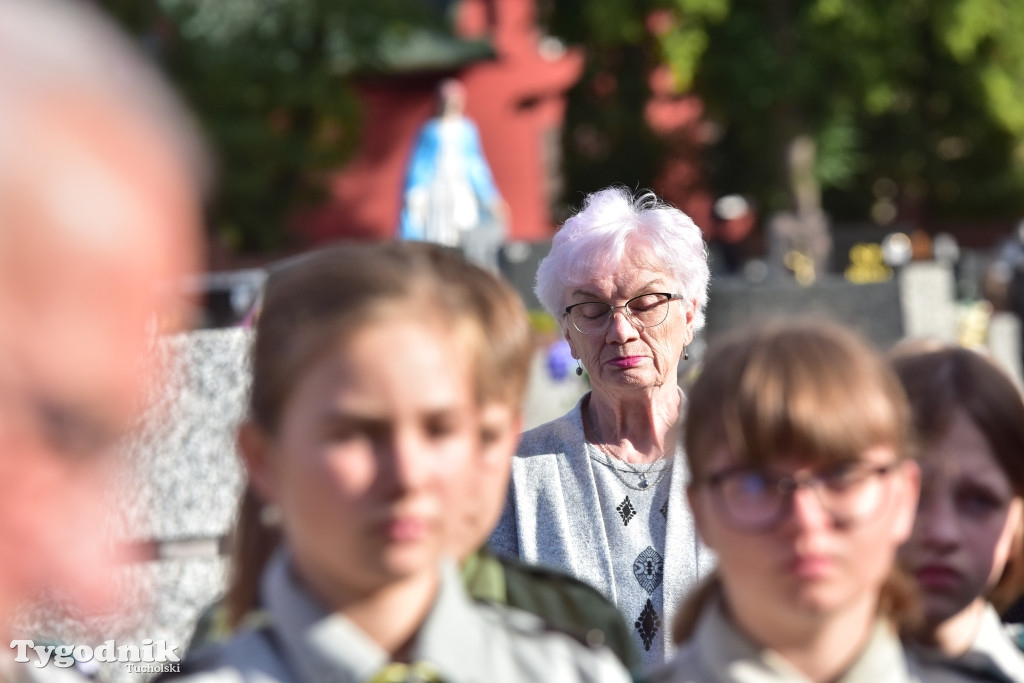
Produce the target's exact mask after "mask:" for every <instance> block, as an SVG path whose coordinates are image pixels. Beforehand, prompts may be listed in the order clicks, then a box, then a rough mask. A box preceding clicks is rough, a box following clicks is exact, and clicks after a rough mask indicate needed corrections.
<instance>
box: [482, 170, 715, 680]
mask: <svg viewBox="0 0 1024 683" xmlns="http://www.w3.org/2000/svg"><path fill="white" fill-rule="evenodd" d="M708 278H709V271H708V264H707V251H706V248H705V245H704V241H703V239H702V237H701V232H700V229H699V228H698V227H697V226H696V225H695V224H694V223H693V221H692V220H691V219H690V218H689V217H688V216H687V215H686V214H684V213H683V212H681V211H679V210H678V209H675V208H673V207H671V206H668V205H667V204H664V203H663V202H661V201H660V200H659V199H658V198H657V197H655V196H654V195H653V194H651V193H648V194H644V195H642V196H639V197H635V198H634V197H633V196H632V195H631V194H630V193H629V192H628V191H627V190H625V189H622V188H617V187H612V188H607V189H604V190H601V191H600V192H596V193H594V194H592V195H590V196H588V197H587V199H586V202H585V205H584V207H583V209H582V210H581V211H580V212H579V213H577V214H576V215H575V216H573V217H572V218H570V219H569V220H568V221H566V223H565V225H564V226H562V228H561V230H559V232H558V233H557V234H556V235H555V238H554V241H553V242H552V246H551V252H550V253H549V254H548V256H547V257H546V258H545V259H544V260H543V261H542V262H541V264H540V267H539V269H538V271H537V287H536V292H537V296H538V298H539V299H540V301H541V302H542V303H543V305H544V307H545V308H546V309H547V310H548V311H549V312H551V313H552V314H553V315H554V316H555V318H556V319H557V320H558V322H559V325H560V327H561V331H562V334H563V335H564V336H565V338H566V340H568V342H569V346H570V348H571V350H572V355H573V357H574V358H575V359H576V361H577V370H576V372H577V373H578V374H582V372H583V368H584V367H585V368H586V370H587V372H588V373H589V375H590V380H591V388H592V389H591V391H590V392H589V393H587V394H585V395H584V396H583V397H582V398H581V399H580V401H579V403H578V404H577V405H576V406H575V407H574V408H573V409H572V410H571V411H569V413H568V414H566V415H564V416H562V417H560V418H558V419H556V420H553V421H552V422H549V423H547V424H544V425H541V426H540V427H537V428H535V429H533V430H531V431H528V432H526V434H524V435H523V439H522V442H521V444H520V447H519V451H518V453H517V457H516V458H515V460H514V462H513V467H512V482H511V485H510V490H509V497H508V501H507V503H506V508H505V511H504V514H503V515H502V518H501V521H500V522H499V524H498V527H497V529H495V531H494V534H493V536H492V537H491V546H492V548H493V549H494V550H495V551H496V552H498V553H500V554H504V555H509V556H512V557H516V558H519V559H522V560H524V561H526V562H531V563H536V564H543V565H547V566H551V567H555V568H558V569H562V570H564V571H567V572H568V573H570V574H573V575H574V576H576V577H578V578H580V579H582V580H584V581H586V582H588V583H590V584H592V585H593V586H595V587H597V588H598V589H600V590H601V591H602V592H603V593H604V594H605V595H606V596H607V597H608V598H609V599H610V600H612V601H613V602H614V603H615V604H616V605H617V606H618V607H619V609H620V610H621V611H622V613H623V615H624V616H625V617H626V618H627V621H628V622H629V623H630V624H632V625H633V627H634V635H635V636H636V639H637V641H636V642H637V644H638V646H639V648H640V652H641V654H642V656H643V658H644V663H645V665H647V666H648V667H650V666H654V665H657V664H660V663H662V662H663V661H665V660H666V659H667V657H668V656H669V655H670V654H671V653H672V650H673V644H672V640H671V637H670V636H671V634H670V633H669V631H670V630H671V629H670V628H669V625H670V624H671V623H672V614H673V612H674V607H675V605H676V604H678V603H679V602H680V600H681V599H682V598H683V596H684V595H685V594H686V592H687V591H688V590H689V589H690V588H691V587H692V586H693V585H694V584H695V583H696V582H697V581H698V579H699V578H700V577H701V576H702V575H704V574H706V573H708V571H709V570H710V569H711V564H712V558H711V557H710V555H708V554H707V551H706V550H704V549H703V547H702V546H701V544H700V542H699V540H698V538H697V535H696V533H695V532H694V526H693V519H692V517H691V514H690V510H689V508H688V507H687V505H686V501H685V500H684V499H683V496H682V492H683V489H684V484H685V482H686V481H687V478H688V476H687V466H686V463H685V459H684V457H683V452H682V450H681V448H679V447H677V444H679V443H680V438H679V432H680V415H681V414H682V412H683V404H684V400H685V399H684V397H683V393H682V391H681V390H680V388H679V386H678V384H677V380H676V377H677V370H678V368H679V363H680V361H681V360H685V359H686V357H687V354H686V347H687V345H688V344H689V343H690V342H691V341H692V340H693V336H694V333H695V332H696V331H697V330H699V329H700V327H701V326H702V324H703V322H704V314H703V309H704V306H705V303H706V302H707V286H708Z"/></svg>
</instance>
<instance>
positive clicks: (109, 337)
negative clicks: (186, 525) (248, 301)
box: [0, 0, 205, 616]
mask: <svg viewBox="0 0 1024 683" xmlns="http://www.w3.org/2000/svg"><path fill="white" fill-rule="evenodd" d="M201 149H202V148H201V145H200V143H199V141H198V138H197V136H196V135H195V133H194V131H193V129H192V127H191V124H190V122H189V119H188V117H187V116H186V115H185V114H184V111H183V110H182V109H181V107H180V105H179V104H178V103H177V101H176V99H175V97H174V96H173V94H172V93H171V91H170V90H169V89H168V88H167V86H166V85H165V84H164V83H163V82H162V80H161V79H160V77H159V76H158V75H157V73H156V72H155V71H154V69H153V68H152V67H151V66H150V65H149V64H147V63H146V60H145V59H144V58H143V57H142V55H140V54H138V52H137V51H136V49H135V47H134V46H133V45H132V44H131V43H130V41H128V40H127V39H126V38H125V37H123V36H122V35H120V34H119V33H118V32H117V31H116V29H114V28H113V27H112V26H111V25H110V24H109V23H108V22H107V21H106V20H104V19H103V18H102V17H99V16H97V15H96V14H95V13H94V12H93V11H91V10H90V8H89V6H88V5H87V4H86V3H82V2H58V1H56V0H45V1H44V0H0V557H4V558H5V559H4V562H3V563H2V565H0V616H3V615H5V614H6V613H7V612H8V610H9V609H10V607H11V605H12V603H13V602H14V601H17V600H19V599H21V598H22V597H24V596H25V594H26V593H27V592H29V591H32V590H34V589H36V588H39V587H43V586H54V585H59V586H62V587H63V588H64V589H65V591H64V592H66V593H68V594H72V595H79V596H82V597H84V598H90V597H95V596H98V595H99V594H100V593H101V592H102V590H101V588H102V586H103V584H104V580H103V579H104V577H105V576H107V572H106V571H105V569H104V562H103V560H104V557H105V552H104V543H103V541H102V539H101V538H100V537H99V534H98V533H97V532H98V530H99V526H100V525H99V521H98V520H99V519H100V515H101V511H100V508H99V505H98V499H99V483H100V482H101V481H102V480H103V478H104V476H105V472H106V471H108V465H109V460H110V459H109V458H104V457H102V456H103V455H104V454H105V453H106V452H109V451H110V447H111V446H112V445H113V444H114V442H115V441H116V440H117V438H118V437H119V436H120V435H121V434H122V433H123V431H124V429H125V428H126V426H127V425H128V424H129V423H130V421H131V419H132V418H133V417H134V416H135V414H136V412H137V411H138V409H139V408H140V407H141V399H142V391H143V388H144V386H145V381H146V377H145V376H144V373H143V370H144V368H145V366H146V364H145V363H144V357H145V354H146V351H147V349H148V348H150V345H151V342H152V337H153V331H154V330H155V329H156V328H157V326H158V325H160V324H161V323H162V321H166V320H176V319H182V315H183V313H182V311H181V310H178V309H180V308H181V307H183V302H182V301H181V300H180V299H179V297H177V296H176V292H175V287H174V285H175V284H177V279H178V278H179V277H180V276H181V275H183V274H185V273H187V272H189V271H192V270H193V269H194V268H195V266H196V263H197V257H198V252H197V238H198V234H199V233H198V229H197V228H198V225H199V193H198V189H197V188H198V186H199V184H200V183H202V182H203V181H204V174H205V166H204V164H203V163H202V152H201Z"/></svg>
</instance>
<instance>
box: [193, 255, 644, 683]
mask: <svg viewBox="0 0 1024 683" xmlns="http://www.w3.org/2000/svg"><path fill="white" fill-rule="evenodd" d="M431 248H433V249H436V247H431ZM428 249H429V248H428ZM486 351H487V345H486V343H485V342H484V337H483V330H482V328H481V325H480V322H479V319H478V318H477V316H476V315H475V309H474V307H473V304H472V303H471V302H470V301H469V300H468V297H467V292H466V291H465V290H464V289H460V288H457V287H452V286H450V285H449V284H448V283H446V282H445V281H444V279H443V278H442V277H441V275H440V273H439V271H438V268H437V267H436V266H435V263H434V261H433V259H432V258H431V257H430V252H429V251H428V250H427V249H425V248H424V247H423V245H408V244H403V243H392V244H388V245H376V246H369V245H364V246H346V247H339V248H334V249H329V250H325V251H323V252H319V253H317V254H314V255H312V256H310V257H308V258H306V259H303V260H301V261H299V262H297V263H296V264H294V265H293V266H291V267H288V268H286V269H283V270H281V271H278V272H277V273H275V274H273V275H272V276H271V279H270V281H269V282H268V285H267V289H266V293H265V298H264V303H263V308H262V311H261V313H260V316H259V319H258V321H257V327H256V339H255V346H254V349H253V352H252V371H253V378H252V389H251V397H250V415H249V419H248V421H247V422H245V423H244V424H243V425H242V427H241V428H240V430H239V448H240V450H241V452H242V454H243V457H244V459H245V462H246V466H247V470H248V473H249V480H250V486H251V487H252V490H253V491H254V492H255V493H256V494H257V495H258V498H259V499H260V501H262V510H261V519H262V521H263V523H265V524H268V525H279V527H280V535H281V536H280V538H281V542H280V543H279V544H278V546H277V547H276V548H275V549H274V550H273V553H272V555H271V557H270V559H269V561H268V562H267V565H266V567H265V568H264V569H263V571H262V575H261V577H260V582H259V597H258V603H259V605H260V606H261V607H262V608H263V613H264V618H263V621H262V623H260V624H259V625H258V626H256V627H254V628H250V629H245V630H243V631H242V632H240V633H239V634H238V635H237V636H235V637H234V638H232V639H231V640H230V641H228V642H226V643H223V644H219V645H215V646H213V647H212V648H209V649H207V650H205V651H203V652H199V653H196V655H195V657H194V658H192V660H191V662H189V663H187V664H186V666H184V667H183V672H188V673H201V674H205V675H207V676H210V675H212V676H214V677H220V678H224V679H229V678H230V679H231V680H235V679H236V678H237V677H238V676H243V677H246V678H249V677H261V678H264V679H270V680H324V679H326V678H330V679H332V680H369V679H371V678H372V679H373V680H381V681H385V680H403V681H404V680H496V681H501V680H509V681H514V680H531V681H532V680H539V679H543V678H546V677H549V676H550V677H553V678H556V679H558V680H627V676H626V673H625V670H624V669H623V668H622V667H621V665H619V664H618V663H617V662H616V661H615V659H614V657H613V656H612V655H611V653H610V652H608V651H607V650H603V649H602V650H597V649H593V650H588V649H587V648H585V647H583V646H582V645H580V644H579V643H577V642H576V641H574V640H572V639H571V638H569V637H567V636H564V635H561V634H555V633H552V632H549V631H547V630H546V628H545V626H544V625H543V623H542V622H541V621H540V620H538V619H536V618H533V617H529V615H526V614H524V613H521V612H515V613H511V612H506V611H503V610H501V609H499V608H495V607H488V606H484V605H482V604H480V603H475V602H473V601H471V600H470V599H469V597H468V596H467V595H466V594H465V592H464V590H463V589H462V586H461V582H460V581H459V579H458V576H457V574H456V573H455V568H454V566H453V565H452V564H451V563H449V562H447V561H445V559H444V558H445V557H446V556H448V555H449V550H448V547H447V541H448V539H447V533H448V531H449V530H448V528H447V527H446V518H447V517H448V516H449V514H450V508H451V507H452V506H451V505H450V501H451V500H453V496H457V495H460V494H463V493H465V492H464V491H461V490H460V489H459V488H458V486H457V484H458V483H459V482H460V477H461V476H462V472H464V471H465V469H466V468H467V467H470V463H471V461H472V459H473V458H474V457H475V456H477V455H479V445H480V421H479V401H478V398H479V394H478V391H477V387H478V386H479V385H478V383H477V374H476V373H478V372H480V371H481V370H482V369H484V368H487V369H490V368H489V366H488V365H487V363H486ZM455 507H456V510H457V511H458V507H457V506H455ZM456 514H457V512H456Z"/></svg>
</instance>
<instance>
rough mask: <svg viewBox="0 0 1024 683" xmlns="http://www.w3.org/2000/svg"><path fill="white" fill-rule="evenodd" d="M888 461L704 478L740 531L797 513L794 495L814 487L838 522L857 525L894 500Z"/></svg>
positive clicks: (759, 529)
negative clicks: (811, 471) (890, 494)
mask: <svg viewBox="0 0 1024 683" xmlns="http://www.w3.org/2000/svg"><path fill="white" fill-rule="evenodd" d="M900 465H901V461H899V460H897V461H896V462H892V463H889V464H887V465H871V464H868V463H861V462H848V463H842V464H840V465H836V466H834V467H830V468H828V469H826V470H824V471H821V472H818V473H816V474H805V475H800V476H793V475H788V474H781V473H778V472H773V471H771V470H769V469H760V468H753V467H746V466H742V465H739V466H736V467H730V468H727V469H725V470H722V471H721V472H716V473H715V474H712V475H710V476H708V477H706V478H705V479H704V480H703V483H704V484H705V485H706V486H708V488H709V489H710V490H711V499H712V501H713V503H714V505H715V507H716V509H717V512H718V514H719V516H720V517H721V518H722V521H723V522H724V523H725V524H726V525H727V526H730V527H732V528H733V529H735V530H737V531H743V532H749V533H764V532H768V531H771V530H772V529H774V528H775V527H777V526H778V525H779V524H780V523H781V522H782V521H783V520H784V519H785V518H786V517H787V516H788V515H789V514H790V513H791V511H792V507H793V496H794V494H795V493H796V492H797V491H798V490H799V489H801V488H805V487H806V488H810V489H812V490H813V491H814V493H815V494H816V496H817V499H818V502H819V503H820V505H821V507H822V509H824V510H825V512H827V513H828V514H829V515H831V517H832V519H833V521H834V523H835V524H836V525H837V526H851V525H854V524H857V523H860V522H863V521H865V520H867V519H868V518H870V517H873V516H875V515H877V514H879V513H880V511H881V510H882V509H883V508H884V507H885V504H886V500H887V498H888V496H887V493H888V487H886V486H885V485H884V481H883V478H884V477H885V475H887V474H889V473H890V472H892V471H894V470H896V469H897V468H898V467H899V466H900Z"/></svg>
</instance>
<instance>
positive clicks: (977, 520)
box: [892, 345, 1024, 682]
mask: <svg viewBox="0 0 1024 683" xmlns="http://www.w3.org/2000/svg"><path fill="white" fill-rule="evenodd" d="M892 364H893V367H894V368H895V370H896V373H897V375H898V376H899V378H900V380H901V381H902V383H903V387H904V389H905V390H906V392H907V397H908V399H909V400H910V408H911V414H912V416H913V424H914V427H915V432H916V436H917V440H918V447H919V462H920V465H921V473H922V483H921V501H920V504H919V505H918V509H917V520H916V522H915V524H914V532H913V534H912V536H911V537H910V541H909V542H908V543H907V544H906V545H905V546H904V547H903V548H902V549H901V551H900V560H901V562H902V564H903V565H904V566H905V567H906V568H907V569H908V570H909V571H910V572H911V573H912V574H913V575H914V577H915V578H916V579H917V581H918V583H919V585H920V593H921V598H922V605H923V611H924V621H923V624H922V626H921V628H918V629H916V630H914V631H913V632H912V633H911V636H912V637H913V639H914V640H916V641H917V642H918V643H920V644H921V645H922V649H921V650H920V651H919V652H920V653H921V654H922V655H925V656H928V655H938V654H941V655H944V656H947V657H954V658H956V659H957V661H958V662H959V663H960V664H962V665H964V666H967V667H970V668H972V669H976V670H979V671H981V672H986V673H990V672H993V671H994V672H996V673H998V674H1000V675H1001V676H1002V677H1003V678H1002V680H1008V681H1015V682H1016V681H1024V654H1022V653H1021V651H1020V650H1019V649H1018V648H1017V647H1016V645H1015V644H1014V643H1013V642H1012V641H1011V639H1010V637H1009V635H1008V633H1007V631H1006V630H1005V628H1004V627H1003V625H1002V624H1001V622H1000V620H999V613H1000V612H1001V611H1003V610H1005V609H1007V608H1008V607H1010V605H1012V604H1013V602H1014V601H1015V600H1016V599H1018V598H1019V597H1020V596H1021V595H1022V594H1024V400H1022V398H1021V394H1020V391H1019V390H1018V389H1017V387H1016V386H1015V385H1014V383H1013V381H1012V380H1011V379H1010V377H1009V376H1007V374H1006V373H1005V372H1003V371H1002V370H1001V369H999V368H998V367H996V365H995V364H994V363H992V362H991V361H990V360H988V359H987V358H985V357H983V356H982V355H981V354H979V353H977V352H975V351H971V350H968V349H964V348H958V347H946V346H935V345H932V346H931V347H921V346H917V347H906V348H904V349H900V350H898V351H897V352H896V353H895V354H894V355H893V359H892Z"/></svg>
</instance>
